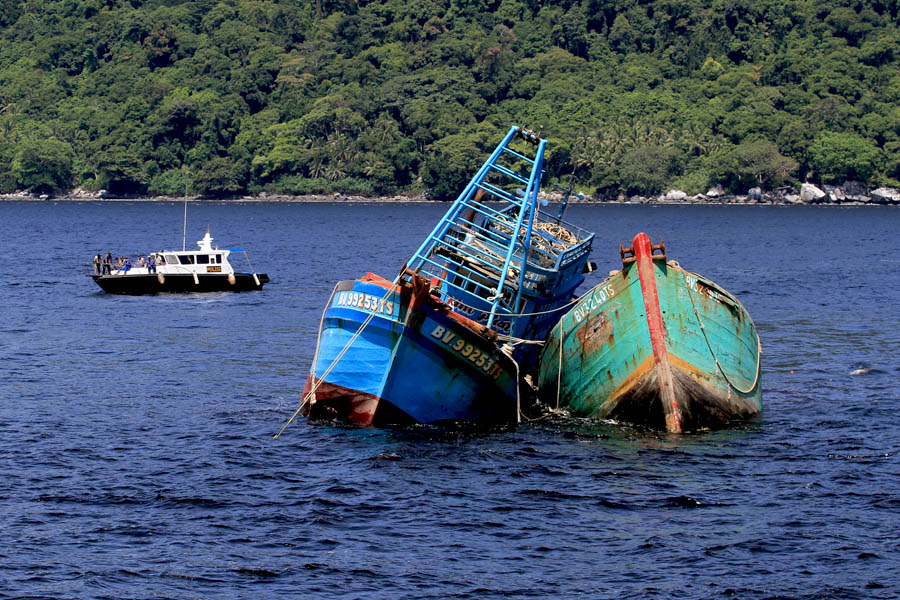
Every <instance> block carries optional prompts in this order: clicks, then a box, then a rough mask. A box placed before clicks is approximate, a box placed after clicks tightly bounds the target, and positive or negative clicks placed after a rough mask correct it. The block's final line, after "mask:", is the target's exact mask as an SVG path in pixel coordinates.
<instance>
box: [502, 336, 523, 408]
mask: <svg viewBox="0 0 900 600" xmlns="http://www.w3.org/2000/svg"><path fill="white" fill-rule="evenodd" d="M500 352H502V353H503V354H505V355H506V356H507V357H508V358H509V360H510V361H512V364H514V365H515V366H516V423H521V422H522V404H521V401H520V399H519V363H517V362H516V359H514V358H513V356H512V353H513V345H512V344H503V345H502V346H501V347H500Z"/></svg>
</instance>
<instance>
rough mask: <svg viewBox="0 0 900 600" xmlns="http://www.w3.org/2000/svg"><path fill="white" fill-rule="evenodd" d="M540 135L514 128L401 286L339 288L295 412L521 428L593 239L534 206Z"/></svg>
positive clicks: (372, 282)
mask: <svg viewBox="0 0 900 600" xmlns="http://www.w3.org/2000/svg"><path fill="white" fill-rule="evenodd" d="M545 147H546V140H544V139H541V138H540V137H539V136H538V135H536V134H535V133H533V132H530V131H528V130H525V129H521V128H519V127H512V128H511V129H510V130H509V132H508V133H507V134H506V136H505V137H504V138H503V140H502V141H501V142H500V144H499V145H497V147H496V149H495V150H494V151H493V153H492V154H491V155H490V157H489V158H488V159H487V161H486V162H485V163H484V165H483V166H482V167H481V168H480V169H479V170H478V172H477V173H476V174H475V176H474V177H473V178H472V179H471V181H470V182H469V183H468V185H467V186H466V187H465V189H464V190H463V191H462V193H460V195H459V197H458V198H457V199H456V201H455V202H453V203H452V204H451V205H450V207H449V209H448V210H447V212H446V214H445V215H444V216H443V218H442V219H441V220H440V221H439V222H438V224H437V225H436V227H435V228H434V230H433V231H432V232H431V234H430V235H429V236H428V237H427V239H426V240H425V241H424V242H423V243H422V245H421V246H420V247H419V249H418V250H417V251H416V252H415V254H413V255H412V257H411V258H410V259H409V260H408V261H407V263H406V265H405V266H404V267H403V269H402V270H401V272H400V273H399V275H398V276H397V277H396V278H395V279H393V280H387V279H383V278H381V277H379V276H377V275H373V274H371V273H369V274H367V275H366V276H364V277H361V278H358V279H355V280H348V281H342V282H340V283H338V285H337V286H336V287H335V289H334V292H333V293H332V295H331V298H330V299H329V301H328V304H327V306H326V308H325V311H324V313H323V315H322V322H321V326H320V331H319V339H318V342H317V347H316V353H315V358H314V359H313V364H312V368H311V371H310V374H309V377H308V379H307V382H306V386H305V389H304V394H303V402H302V404H301V407H300V409H299V411H301V412H303V413H304V414H306V415H308V416H310V417H321V418H336V419H339V420H345V421H349V422H352V423H357V424H387V423H409V422H421V423H433V422H439V421H457V420H464V421H478V422H484V423H493V422H516V421H517V420H518V419H519V418H520V415H521V411H522V409H523V405H524V404H525V403H526V400H527V398H529V397H532V396H533V394H532V393H531V388H530V386H529V385H528V384H527V383H526V382H525V375H526V374H529V373H532V372H534V371H536V369H537V366H538V356H539V352H540V347H539V345H538V344H537V343H536V342H540V341H543V339H544V338H545V336H546V334H547V332H548V331H549V330H550V328H551V327H553V325H554V324H555V323H556V321H557V320H558V319H559V318H560V316H561V314H562V313H563V312H564V310H565V308H566V306H567V305H569V303H570V302H571V301H572V299H573V297H574V291H575V289H576V288H577V287H578V285H579V284H580V283H581V282H582V281H583V278H584V276H583V273H584V271H585V268H586V265H587V259H588V254H589V252H590V248H591V242H592V240H593V237H594V236H593V234H592V233H590V232H587V231H583V230H581V229H579V228H577V227H575V226H573V225H571V224H569V223H566V222H564V221H563V220H562V213H563V211H562V210H561V211H560V213H559V214H558V215H556V216H555V217H554V216H551V215H549V214H545V213H544V212H542V211H541V210H540V207H539V204H540V200H539V197H538V192H539V189H540V184H541V177H542V175H543V164H544V150H545Z"/></svg>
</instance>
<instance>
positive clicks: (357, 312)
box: [303, 275, 524, 425]
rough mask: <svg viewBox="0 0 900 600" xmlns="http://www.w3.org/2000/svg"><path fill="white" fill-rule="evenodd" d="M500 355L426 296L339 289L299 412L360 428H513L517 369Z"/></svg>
mask: <svg viewBox="0 0 900 600" xmlns="http://www.w3.org/2000/svg"><path fill="white" fill-rule="evenodd" d="M357 332H359V333H358V334H357ZM500 348H501V347H500V345H499V344H498V343H497V342H496V341H495V340H492V339H491V336H490V331H489V330H486V329H485V328H484V327H483V326H481V325H479V324H478V323H475V322H473V321H470V320H468V319H466V318H465V317H461V316H459V315H457V314H455V313H453V312H452V311H450V310H449V309H448V307H447V306H446V305H444V304H443V303H441V302H440V301H438V300H437V299H436V298H434V296H432V295H431V294H430V293H429V292H428V290H427V287H424V288H421V289H419V290H413V289H411V288H410V287H403V286H396V287H395V286H393V284H392V283H391V282H388V281H386V280H384V279H381V278H378V277H376V276H371V275H370V276H367V277H366V278H362V279H357V280H353V281H344V282H341V283H339V284H338V286H337V287H336V288H335V292H334V293H333V294H332V297H331V300H330V301H329V304H328V306H327V308H326V309H325V314H324V315H323V319H322V328H321V332H320V335H319V343H318V346H317V352H316V358H315V359H314V364H313V367H312V370H311V373H310V375H309V377H308V379H307V382H306V387H305V389H304V394H303V397H304V398H305V399H306V404H305V405H304V410H303V412H304V414H306V415H307V416H309V417H312V418H328V419H337V420H341V421H347V422H350V423H355V424H358V425H387V424H408V423H416V422H418V423H439V422H445V421H477V422H479V423H485V424H493V423H507V422H515V421H516V420H517V418H518V406H517V398H518V393H519V391H520V390H518V389H517V385H518V383H519V379H518V377H517V369H516V365H515V363H514V362H512V360H511V359H510V358H509V357H508V356H507V355H505V354H504V353H503V352H502V351H501V349H500ZM522 393H524V391H522Z"/></svg>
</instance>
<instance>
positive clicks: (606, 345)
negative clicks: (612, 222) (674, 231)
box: [538, 234, 762, 432]
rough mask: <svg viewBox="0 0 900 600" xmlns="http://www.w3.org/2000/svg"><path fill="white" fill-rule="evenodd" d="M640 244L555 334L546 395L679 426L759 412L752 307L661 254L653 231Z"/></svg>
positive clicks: (548, 351) (614, 415)
mask: <svg viewBox="0 0 900 600" xmlns="http://www.w3.org/2000/svg"><path fill="white" fill-rule="evenodd" d="M633 248H634V259H633V260H632V261H630V262H629V263H628V264H626V265H624V268H623V270H622V271H620V272H617V273H615V274H613V275H611V276H610V277H609V278H608V279H606V280H605V281H604V282H602V283H601V284H599V285H598V286H596V287H595V288H594V289H593V290H591V292H589V293H588V294H586V295H585V296H584V297H583V298H582V300H581V301H579V303H578V304H577V305H576V306H575V307H574V308H573V309H572V310H571V311H570V312H569V313H567V314H566V315H565V316H564V317H563V318H562V320H561V321H560V323H558V324H557V326H556V327H555V328H554V329H553V330H552V331H551V333H550V335H549V336H548V338H547V342H546V345H545V348H544V351H543V353H542V356H541V368H540V374H539V377H538V386H539V389H540V396H541V398H542V400H543V401H544V402H545V403H547V404H549V405H550V406H559V407H562V408H566V409H568V410H569V411H570V412H572V413H573V414H575V415H577V416H583V417H591V418H595V419H611V420H616V421H620V422H628V423H633V424H638V425H643V426H648V427H651V428H655V429H661V430H667V431H671V432H682V431H690V430H697V429H703V428H715V427H722V426H725V425H728V424H730V423H734V422H736V421H741V420H744V419H748V418H751V417H754V416H756V415H758V414H760V412H761V411H762V394H761V388H760V377H759V375H760V360H759V359H760V344H759V338H758V335H757V332H756V328H755V325H754V324H753V321H752V319H751V318H750V315H749V314H748V313H747V311H746V309H745V308H744V307H743V306H742V305H741V303H740V302H738V300H737V299H736V298H734V297H733V296H732V295H731V294H729V293H728V292H726V291H725V290H723V289H722V288H720V287H719V286H717V285H716V284H715V283H713V282H711V281H709V280H708V279H705V278H703V277H701V276H699V275H696V274H694V273H690V272H687V271H685V270H683V269H681V268H680V267H679V266H678V265H677V263H674V262H668V263H667V262H666V261H665V255H664V254H663V255H653V250H652V247H651V245H650V241H649V238H647V236H646V235H644V234H639V235H638V236H637V237H636V238H635V240H634V246H633ZM560 348H561V349H562V351H561V352H560Z"/></svg>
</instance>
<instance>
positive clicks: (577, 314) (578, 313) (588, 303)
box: [572, 283, 616, 323]
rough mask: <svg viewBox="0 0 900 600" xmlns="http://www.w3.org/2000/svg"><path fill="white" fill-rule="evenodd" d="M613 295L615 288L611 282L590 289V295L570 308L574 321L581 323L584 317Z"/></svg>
mask: <svg viewBox="0 0 900 600" xmlns="http://www.w3.org/2000/svg"><path fill="white" fill-rule="evenodd" d="M615 295H616V290H615V288H614V287H613V284H611V283H607V284H606V285H603V286H598V287H595V288H594V289H593V290H592V291H591V295H590V297H589V298H586V299H585V301H584V302H582V303H580V304H579V305H578V306H576V307H575V308H574V309H573V310H572V318H573V319H575V322H576V323H581V322H582V321H584V319H585V317H587V316H588V315H589V314H591V313H592V312H594V311H595V310H597V309H599V308H600V307H602V306H603V305H604V304H606V302H607V300H609V299H610V298H612V297H613V296H615Z"/></svg>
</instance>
